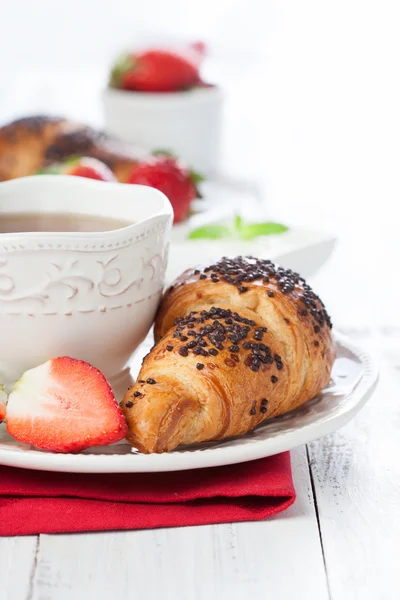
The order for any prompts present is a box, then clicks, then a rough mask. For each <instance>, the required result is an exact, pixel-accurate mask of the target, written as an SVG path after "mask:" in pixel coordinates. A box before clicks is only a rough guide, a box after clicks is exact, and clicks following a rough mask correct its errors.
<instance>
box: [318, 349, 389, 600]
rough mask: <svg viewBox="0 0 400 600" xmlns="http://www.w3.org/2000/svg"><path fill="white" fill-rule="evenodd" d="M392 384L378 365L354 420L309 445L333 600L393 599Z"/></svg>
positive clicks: (385, 371)
mask: <svg viewBox="0 0 400 600" xmlns="http://www.w3.org/2000/svg"><path fill="white" fill-rule="evenodd" d="M399 341H400V340H399ZM397 358H398V364H399V367H400V344H399V345H398V347H397ZM399 385H400V372H399V371H397V372H396V370H395V368H393V367H391V366H390V365H389V364H384V365H383V366H382V373H381V383H380V385H379V387H378V390H377V391H376V393H375V395H374V397H373V399H372V400H371V402H370V403H369V404H368V405H367V406H366V407H365V408H364V409H363V411H362V412H361V413H360V414H359V415H358V416H357V418H356V419H355V420H354V421H353V422H351V423H350V424H349V425H348V426H346V427H345V428H343V429H342V430H340V431H338V432H336V433H335V434H333V435H331V436H328V437H326V438H323V439H322V440H319V441H317V442H315V443H313V444H311V445H310V446H309V450H310V458H311V464H312V473H313V479H314V483H315V489H316V497H317V504H318V511H319V519H320V525H321V532H322V539H323V547H324V553H325V560H326V565H327V573H328V581H329V587H330V590H331V594H332V599H333V600H358V599H360V600H365V599H366V598H368V599H369V598H371V599H373V600H392V599H393V600H395V599H396V600H398V598H400V580H399V577H398V557H399V552H400V462H399V456H400V437H399V429H400V419H399V415H400V413H399V393H398V390H399Z"/></svg>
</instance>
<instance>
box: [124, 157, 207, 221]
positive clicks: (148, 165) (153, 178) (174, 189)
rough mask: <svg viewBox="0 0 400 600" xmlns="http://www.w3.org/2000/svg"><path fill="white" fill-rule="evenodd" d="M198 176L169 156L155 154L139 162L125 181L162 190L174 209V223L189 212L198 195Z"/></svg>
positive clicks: (184, 217)
mask: <svg viewBox="0 0 400 600" xmlns="http://www.w3.org/2000/svg"><path fill="white" fill-rule="evenodd" d="M199 180H200V177H199V176H198V175H197V174H195V173H192V172H191V171H190V170H189V169H187V168H186V167H184V166H183V165H181V164H180V163H179V162H178V161H177V160H176V159H175V158H173V157H171V156H155V157H153V158H151V159H149V160H147V161H145V162H139V163H138V164H137V165H136V166H135V167H134V168H133V170H132V172H131V174H130V176H129V178H128V181H127V183H139V184H141V185H148V186H150V187H154V188H156V189H157V190H160V192H163V193H164V194H165V195H166V196H167V198H168V199H169V201H170V202H171V204H172V208H173V209H174V223H180V222H181V221H183V220H184V219H186V217H187V216H188V214H189V210H190V205H191V203H192V201H193V200H194V199H195V198H196V197H197V196H198V191H197V188H196V183H198V181H199Z"/></svg>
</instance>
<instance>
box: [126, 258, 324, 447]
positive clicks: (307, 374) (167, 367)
mask: <svg viewBox="0 0 400 600" xmlns="http://www.w3.org/2000/svg"><path fill="white" fill-rule="evenodd" d="M155 337H156V340H157V339H159V338H161V339H160V341H159V342H158V343H157V344H156V345H155V347H154V348H153V349H152V351H151V352H150V353H149V354H148V355H147V357H146V358H145V359H144V362H143V365H142V369H141V371H140V373H139V377H138V380H137V382H136V384H135V385H134V386H133V387H132V388H131V389H130V390H129V391H128V393H127V394H126V396H125V398H124V401H123V402H122V409H123V411H124V414H125V416H126V419H127V422H128V427H129V434H128V440H129V441H130V442H131V443H132V445H134V446H135V447H137V448H139V449H140V450H141V451H143V452H164V451H168V450H172V449H174V448H176V447H177V446H179V445H181V444H191V443H194V442H202V441H208V440H219V439H222V438H226V437H229V436H235V435H239V434H243V433H246V432H247V431H249V430H251V429H252V428H254V427H255V426H256V425H258V424H259V423H260V422H261V421H263V420H264V419H266V418H271V417H274V416H277V415H280V414H282V413H285V412H287V411H290V410H292V409H294V408H296V407H297V406H300V405H301V404H303V403H305V402H307V401H308V400H310V399H311V398H313V397H314V396H316V395H317V394H318V393H319V392H320V391H321V390H322V389H323V388H324V387H325V386H326V385H327V384H328V382H329V379H330V372H331V368H332V364H333V361H334V358H335V346H334V342H333V339H332V336H331V321H330V318H329V316H328V314H327V313H326V310H325V308H324V305H323V304H322V302H321V300H320V299H319V298H318V297H317V296H316V295H315V294H314V293H313V292H312V290H311V288H310V287H309V286H308V285H306V283H305V281H304V280H303V279H302V278H301V277H300V276H299V275H297V274H296V273H293V272H292V271H286V270H284V269H282V268H281V267H276V266H275V265H273V264H272V263H271V262H270V261H264V260H258V259H251V258H241V257H238V258H236V259H222V260H221V261H219V262H218V263H217V264H215V265H212V266H210V267H208V268H205V269H203V270H201V271H200V270H194V271H187V272H186V273H184V274H183V275H182V276H181V277H180V278H179V279H178V280H177V281H176V282H175V283H174V285H173V286H172V287H171V288H169V290H167V292H166V293H165V295H164V298H163V300H162V303H161V306H160V309H159V312H158V316H157V320H156V324H155Z"/></svg>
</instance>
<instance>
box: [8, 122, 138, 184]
mask: <svg viewBox="0 0 400 600" xmlns="http://www.w3.org/2000/svg"><path fill="white" fill-rule="evenodd" d="M71 156H89V157H92V158H97V159H98V160H101V161H102V162H104V163H105V164H106V165H107V166H108V167H109V168H110V169H111V170H112V171H113V172H114V174H115V176H116V177H117V179H118V180H119V181H122V182H123V181H126V179H127V177H128V175H129V173H130V171H131V170H132V167H133V165H134V164H135V163H136V162H137V157H136V156H135V153H134V151H133V149H132V148H130V147H128V146H127V145H126V144H124V143H122V142H120V141H116V140H113V139H112V138H110V137H108V136H106V135H105V134H104V133H101V132H99V131H97V130H95V129H92V128H91V127H87V126H86V125H82V124H80V123H75V122H74V121H69V120H68V119H62V118H58V117H47V116H35V117H26V118H23V119H18V120H17V121H13V122H12V123H9V124H8V125H5V126H4V127H1V128H0V181H5V180H7V179H14V178H16V177H26V176H27V175H34V174H35V173H37V172H38V171H39V170H40V169H43V167H46V166H47V165H49V164H51V163H55V162H62V161H63V160H65V159H67V158H69V157H71Z"/></svg>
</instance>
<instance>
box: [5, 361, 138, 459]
mask: <svg viewBox="0 0 400 600" xmlns="http://www.w3.org/2000/svg"><path fill="white" fill-rule="evenodd" d="M6 425H7V431H8V433H9V434H10V435H11V436H13V437H14V438H15V439H16V440H18V441H20V442H24V443H25V444H30V445H32V446H34V447H35V448H40V449H42V450H48V451H50V452H63V453H67V452H80V451H82V450H85V449H86V448H90V447H91V446H104V445H107V444H112V443H114V442H118V441H119V440H121V439H123V438H124V437H125V435H126V433H127V425H126V422H125V419H124V416H123V414H122V411H121V409H120V407H119V406H118V404H117V401H116V399H115V396H114V394H113V392H112V389H111V387H110V385H109V383H108V381H107V380H106V378H105V377H104V375H103V374H102V373H100V371H99V370H98V369H96V368H95V367H92V366H91V365H89V364H88V363H86V362H84V361H81V360H76V359H74V358H69V357H67V356H64V357H61V358H54V359H52V360H49V361H47V362H46V363H44V364H42V365H40V366H39V367H35V368H33V369H30V370H29V371H26V372H25V373H24V374H23V375H22V377H21V378H20V379H19V381H17V382H16V383H15V385H14V390H13V391H12V392H11V394H10V396H9V398H8V404H7V423H6Z"/></svg>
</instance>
